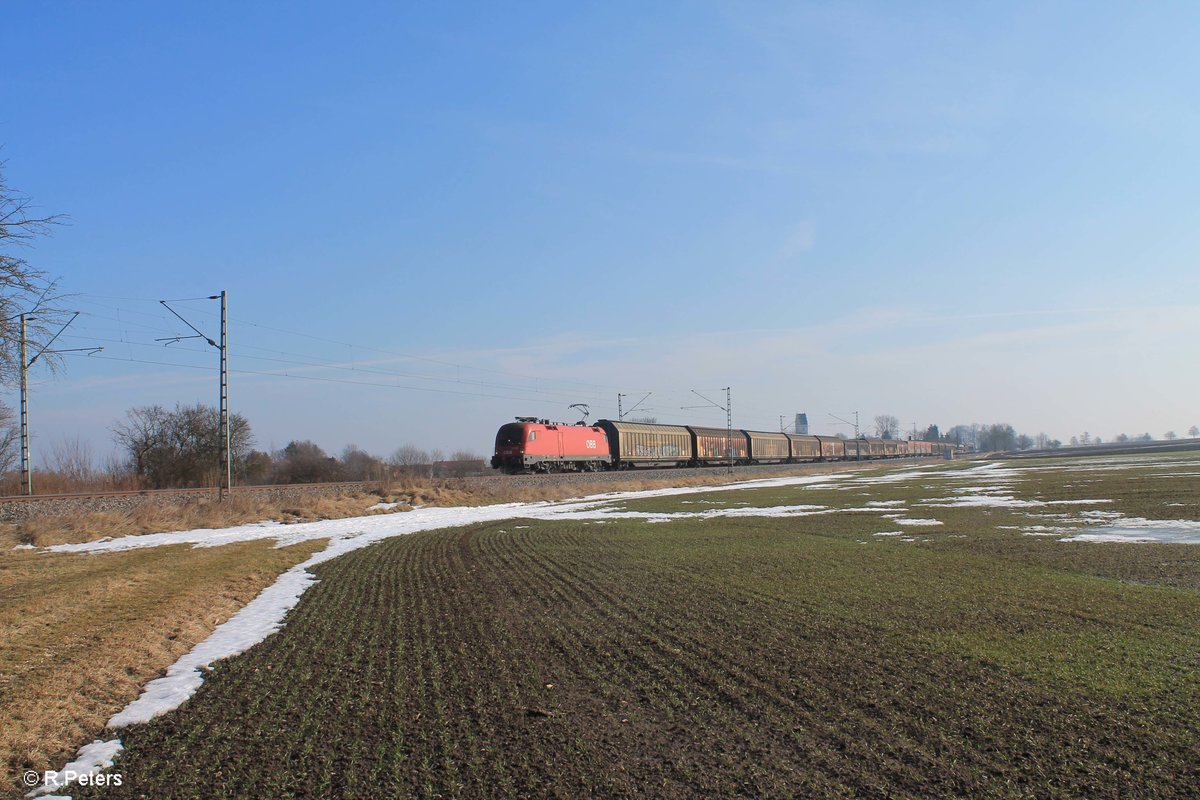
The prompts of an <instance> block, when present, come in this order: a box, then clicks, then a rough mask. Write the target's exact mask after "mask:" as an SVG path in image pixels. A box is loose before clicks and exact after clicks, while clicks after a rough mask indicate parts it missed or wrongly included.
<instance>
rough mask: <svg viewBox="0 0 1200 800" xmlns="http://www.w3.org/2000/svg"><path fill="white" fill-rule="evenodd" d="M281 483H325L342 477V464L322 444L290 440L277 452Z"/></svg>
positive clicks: (276, 459)
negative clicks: (322, 447)
mask: <svg viewBox="0 0 1200 800" xmlns="http://www.w3.org/2000/svg"><path fill="white" fill-rule="evenodd" d="M275 461H276V464H277V465H278V468H279V471H278V476H279V482H280V483H324V482H327V481H336V480H338V479H339V478H340V477H341V465H340V464H338V460H337V459H336V458H331V457H330V456H329V455H328V454H327V453H326V452H325V451H324V450H322V449H321V447H320V445H318V444H316V443H314V442H310V441H307V440H306V441H301V442H290V443H288V446H287V447H285V448H283V449H282V450H280V451H279V453H277V454H276V458H275Z"/></svg>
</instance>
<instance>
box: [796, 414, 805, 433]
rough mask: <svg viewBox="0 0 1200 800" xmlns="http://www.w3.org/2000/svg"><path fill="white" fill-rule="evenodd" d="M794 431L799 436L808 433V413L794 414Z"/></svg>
mask: <svg viewBox="0 0 1200 800" xmlns="http://www.w3.org/2000/svg"><path fill="white" fill-rule="evenodd" d="M796 433H798V434H800V435H801V436H803V435H805V434H807V433H808V414H797V415H796Z"/></svg>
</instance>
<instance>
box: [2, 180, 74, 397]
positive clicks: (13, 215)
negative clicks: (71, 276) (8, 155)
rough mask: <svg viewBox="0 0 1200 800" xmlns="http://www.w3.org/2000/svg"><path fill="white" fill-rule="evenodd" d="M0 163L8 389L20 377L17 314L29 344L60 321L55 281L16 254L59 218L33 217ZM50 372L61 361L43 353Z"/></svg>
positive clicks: (4, 368)
mask: <svg viewBox="0 0 1200 800" xmlns="http://www.w3.org/2000/svg"><path fill="white" fill-rule="evenodd" d="M3 168H4V163H3V162H0V383H3V384H6V385H9V386H12V385H15V384H16V383H17V382H18V381H19V380H20V375H21V355H20V345H19V342H20V339H21V314H23V313H24V314H27V315H30V314H31V315H32V318H30V319H28V324H27V336H28V338H29V340H30V341H32V342H46V341H49V339H50V337H51V336H53V334H54V331H55V330H57V328H58V326H59V324H61V322H62V320H63V319H64V312H63V311H62V309H61V308H59V307H58V301H60V300H61V299H62V298H61V297H60V296H59V295H58V293H57V288H58V284H57V281H56V280H54V279H52V278H50V277H49V276H48V275H47V274H46V273H45V272H43V271H42V270H39V269H37V268H36V267H33V266H32V265H30V264H29V262H28V261H26V260H25V259H24V258H22V257H21V256H19V255H17V250H19V249H21V248H28V247H31V246H32V242H33V240H34V239H36V238H37V237H38V236H44V235H46V234H48V233H49V232H50V229H51V228H52V227H53V226H54V225H57V224H59V223H61V222H63V221H64V218H63V217H62V216H60V215H55V214H50V215H41V214H38V213H36V212H35V210H34V207H33V205H32V203H31V201H30V199H29V198H28V197H25V196H24V195H21V194H18V193H17V192H15V191H13V190H12V189H10V188H9V186H8V183H7V182H6V181H5V179H4V171H3ZM42 361H44V362H45V363H46V364H47V365H48V366H49V367H50V368H51V369H55V368H56V367H58V366H60V365H61V357H60V356H56V355H55V354H53V353H47V354H46V355H44V356H43V357H42Z"/></svg>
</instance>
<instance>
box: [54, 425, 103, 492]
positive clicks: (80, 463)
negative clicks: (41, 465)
mask: <svg viewBox="0 0 1200 800" xmlns="http://www.w3.org/2000/svg"><path fill="white" fill-rule="evenodd" d="M46 465H47V466H48V467H49V468H50V470H51V471H52V472H57V473H58V474H59V475H61V476H62V477H64V478H66V479H67V480H69V481H71V482H72V483H76V484H82V483H89V482H91V481H92V480H94V479H95V478H96V461H95V458H94V457H93V455H92V446H91V445H90V444H88V443H87V442H85V441H84V440H83V439H80V438H79V437H78V436H75V437H72V438H69V439H67V438H64V439H59V440H58V441H56V442H54V444H52V445H50V450H49V452H48V453H47V454H46Z"/></svg>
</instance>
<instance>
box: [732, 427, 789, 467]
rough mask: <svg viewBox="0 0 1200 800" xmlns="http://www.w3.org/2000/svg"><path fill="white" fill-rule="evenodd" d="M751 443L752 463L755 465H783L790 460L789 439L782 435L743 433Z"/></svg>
mask: <svg viewBox="0 0 1200 800" xmlns="http://www.w3.org/2000/svg"><path fill="white" fill-rule="evenodd" d="M742 433H744V434H745V435H746V438H747V439H748V440H749V442H750V456H749V457H750V461H751V463H753V464H782V463H783V462H784V461H787V460H788V456H789V455H790V448H789V447H788V437H786V436H784V435H783V434H782V433H766V432H765V431H742Z"/></svg>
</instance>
